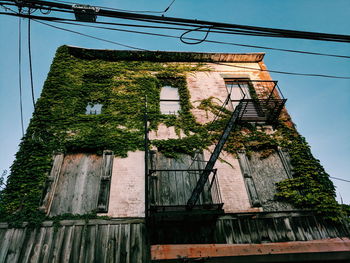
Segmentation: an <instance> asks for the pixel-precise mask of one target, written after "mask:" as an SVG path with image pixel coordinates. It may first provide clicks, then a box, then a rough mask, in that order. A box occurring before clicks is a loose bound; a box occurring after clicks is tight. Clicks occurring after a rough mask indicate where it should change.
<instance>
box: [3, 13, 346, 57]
mask: <svg viewBox="0 0 350 263" xmlns="http://www.w3.org/2000/svg"><path fill="white" fill-rule="evenodd" d="M0 14H5V15H15V14H8V13H2V12H0ZM18 15H19V16H21V17H26V18H35V19H36V20H44V21H50V22H55V23H63V24H68V25H76V26H84V27H90V28H98V29H105V30H114V31H121V32H129V33H136V34H144V35H153V36H159V37H167V38H176V39H179V38H180V37H179V36H174V35H169V34H160V33H151V32H144V31H136V30H126V29H120V28H114V27H103V26H96V25H90V24H82V23H77V22H75V21H76V20H72V19H60V18H56V17H55V18H54V17H50V18H48V17H43V16H27V15H24V14H18ZM15 16H17V14H16V15H15ZM67 21H68V22H67ZM96 23H97V24H107V25H118V26H126V27H143V28H151V29H172V30H187V29H185V28H174V27H163V26H147V25H133V24H123V23H111V22H96ZM196 31H201V32H207V31H204V30H201V29H197V30H196ZM185 33H188V30H187V31H186V32H185ZM207 33H208V32H207ZM211 33H219V32H216V31H211ZM182 39H188V40H192V41H200V42H207V43H213V44H223V45H231V46H240V47H249V48H255V49H265V50H273V51H281V52H290V53H299V54H305V55H317V56H327V57H336V58H345V59H350V56H345V55H339V54H328V53H320V52H311V51H304V50H294V49H283V48H275V47H268V46H258V45H248V44H242V43H234V42H224V41H215V40H208V39H199V38H192V37H184V36H183V37H182Z"/></svg>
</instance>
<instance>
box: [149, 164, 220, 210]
mask: <svg viewBox="0 0 350 263" xmlns="http://www.w3.org/2000/svg"><path fill="white" fill-rule="evenodd" d="M203 171H204V170H150V172H149V209H150V212H151V213H164V212H190V213H196V212H200V213H202V212H208V213H210V212H215V211H221V209H222V206H223V203H222V200H221V196H220V190H219V185H218V180H217V178H216V169H213V170H211V171H210V175H209V177H208V179H207V180H206V182H205V185H204V189H203V191H202V192H201V194H200V196H199V198H198V200H197V202H196V204H195V206H194V207H193V208H192V209H191V210H190V211H189V210H188V207H187V201H188V200H189V198H190V197H191V194H192V192H193V189H194V188H195V186H196V184H197V182H198V180H199V178H200V176H201V174H202V173H203Z"/></svg>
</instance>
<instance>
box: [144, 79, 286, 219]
mask: <svg viewBox="0 0 350 263" xmlns="http://www.w3.org/2000/svg"><path fill="white" fill-rule="evenodd" d="M236 85H237V84H236ZM245 85H246V87H245V88H246V91H247V83H246V84H245ZM249 85H251V88H252V90H253V88H255V87H257V88H260V89H265V90H268V91H269V92H268V93H267V94H264V95H261V96H260V94H259V97H258V94H254V93H253V91H252V92H251V93H252V94H250V95H251V96H252V97H253V98H250V95H247V96H246V93H244V92H243V89H242V88H241V87H239V88H240V89H241V91H242V94H243V95H242V96H241V97H240V99H236V100H235V99H232V97H233V96H232V97H231V92H232V90H231V91H230V92H228V93H229V94H228V97H227V99H226V100H225V102H224V105H223V108H224V107H225V106H226V105H228V104H229V103H230V102H231V106H232V107H231V108H232V109H233V111H232V113H231V115H230V117H229V119H228V121H227V124H226V126H225V128H224V130H223V132H222V134H221V136H220V138H219V139H218V141H217V144H216V146H215V148H214V151H213V152H212V154H211V156H210V158H209V161H207V162H206V161H204V156H203V154H200V156H199V158H198V157H197V158H195V160H193V159H191V161H192V164H190V163H191V162H189V160H187V159H186V158H189V157H186V156H183V157H181V158H185V159H181V160H182V162H183V164H185V163H186V164H187V163H188V164H190V165H189V167H188V166H183V165H182V164H181V165H180V164H179V163H176V161H175V160H165V159H161V158H164V157H162V156H161V155H159V156H158V155H157V156H158V157H157V158H160V159H157V160H158V161H159V164H160V167H157V165H158V161H157V162H154V163H153V162H152V163H153V166H152V167H151V169H148V161H146V171H147V175H146V176H147V186H146V189H149V191H148V193H147V198H148V201H147V202H148V204H149V209H148V211H150V212H151V213H152V214H158V215H159V214H164V212H181V211H182V212H183V211H186V210H187V211H192V210H196V211H197V212H198V211H199V213H200V214H203V213H206V214H210V213H212V214H215V213H217V212H218V211H221V209H222V206H223V202H222V199H221V194H220V187H219V185H218V183H219V182H218V180H217V176H216V173H217V170H216V169H215V168H214V167H215V163H216V161H217V159H218V158H219V155H220V153H221V151H222V150H223V148H224V145H225V143H226V141H227V139H228V137H229V135H230V133H231V131H233V130H234V129H235V128H236V127H237V126H238V125H239V124H241V123H243V122H254V123H260V124H261V123H263V124H274V123H276V121H277V120H278V117H279V115H280V113H281V111H282V109H283V107H284V104H285V102H286V99H285V98H284V97H283V95H282V93H281V91H280V90H279V88H278V86H277V83H276V82H275V81H256V83H254V81H251V80H250V81H249ZM253 85H255V86H253ZM223 108H222V109H223ZM219 112H221V110H219ZM217 117H219V116H217ZM145 130H147V128H146V129H145ZM146 136H147V134H146ZM146 141H147V140H146ZM147 148H148V147H147V145H146V146H145V149H147ZM151 155H152V154H151ZM147 156H148V154H147ZM152 158H153V157H152ZM152 158H151V159H152ZM160 160H161V161H160ZM172 162H174V163H172ZM191 213H192V212H191Z"/></svg>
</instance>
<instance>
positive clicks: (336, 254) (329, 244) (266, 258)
mask: <svg viewBox="0 0 350 263" xmlns="http://www.w3.org/2000/svg"><path fill="white" fill-rule="evenodd" d="M151 258H152V262H184V261H183V260H184V259H185V260H188V262H192V261H191V260H203V261H199V262H215V263H225V262H315V261H317V262H349V259H350V239H348V238H342V239H341V238H331V239H323V240H312V241H294V242H276V243H265V244H191V245H190V246H189V245H188V244H184V245H153V246H151ZM181 260H182V261H181ZM335 260H336V261H335ZM186 262H187V261H186Z"/></svg>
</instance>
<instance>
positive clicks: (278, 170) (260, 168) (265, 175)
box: [249, 151, 293, 211]
mask: <svg viewBox="0 0 350 263" xmlns="http://www.w3.org/2000/svg"><path fill="white" fill-rule="evenodd" d="M249 163H250V167H251V173H252V174H251V176H252V178H253V180H254V182H255V187H256V190H257V193H258V196H259V199H260V201H261V205H262V207H263V208H264V211H280V210H291V209H293V207H292V206H291V205H289V204H287V203H283V202H279V201H277V200H275V194H276V183H277V182H280V181H282V180H284V179H288V178H289V176H288V170H287V169H286V167H285V166H284V163H283V160H282V159H281V157H280V155H279V153H278V151H275V152H274V153H272V154H271V155H269V156H268V157H267V158H261V156H260V154H259V153H252V154H251V156H250V160H249Z"/></svg>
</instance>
